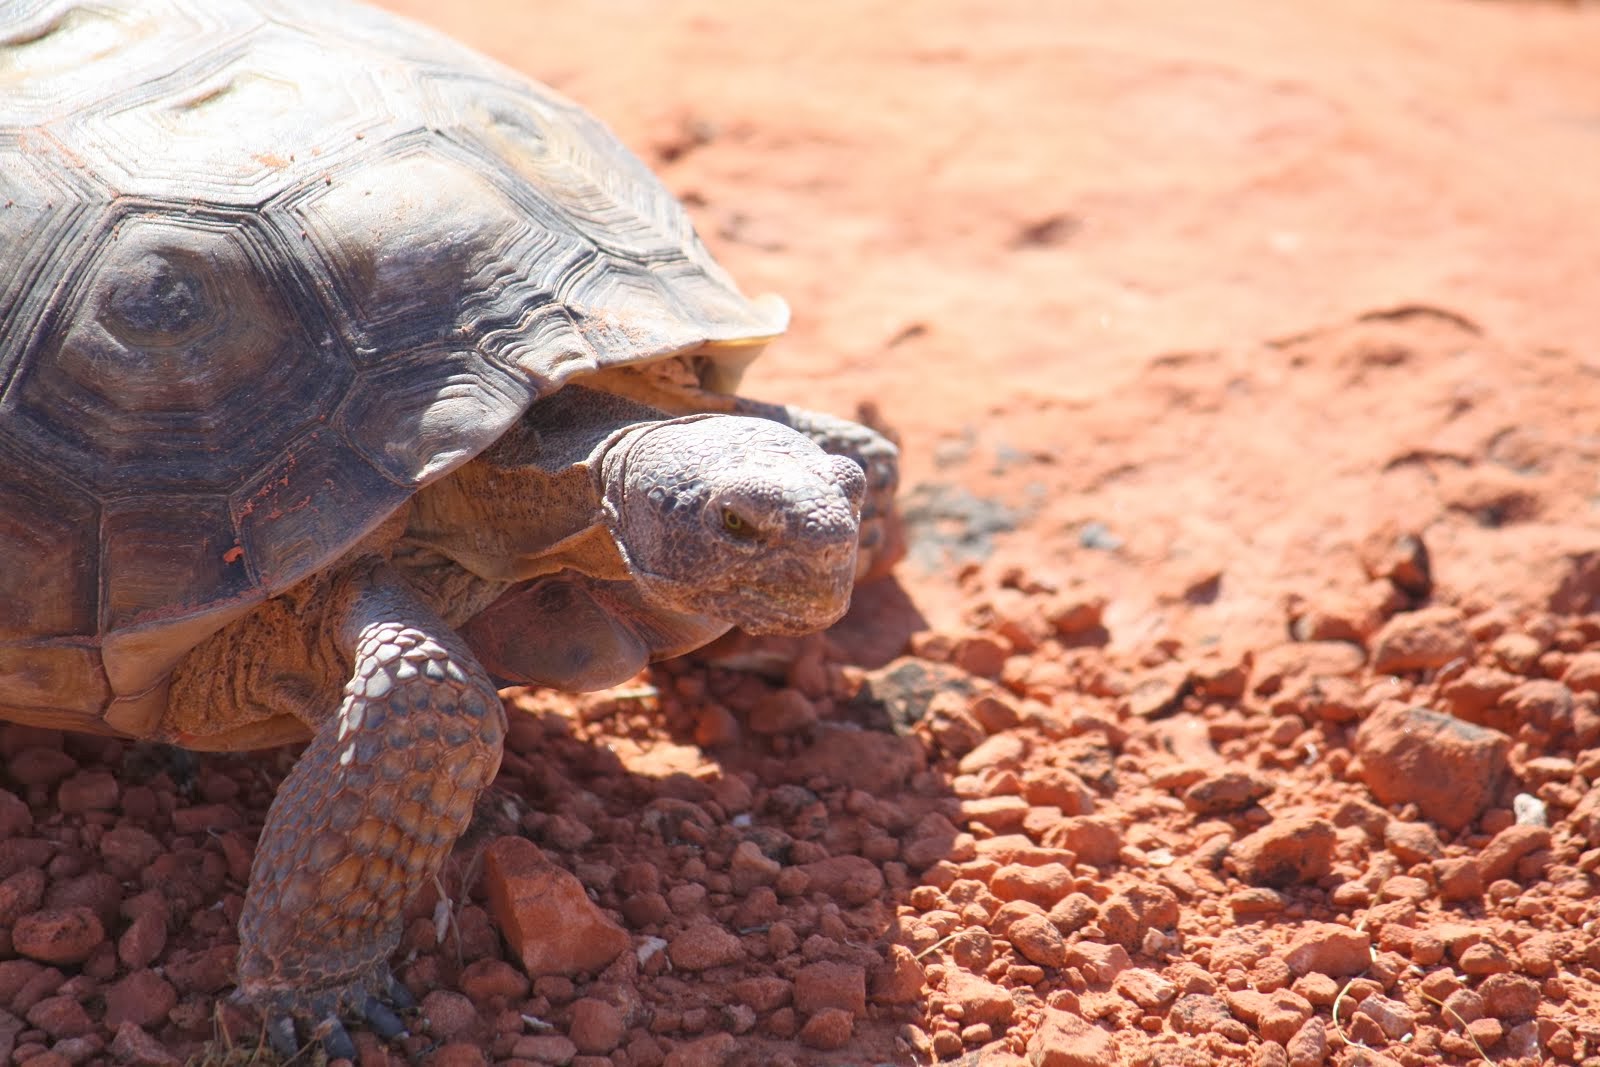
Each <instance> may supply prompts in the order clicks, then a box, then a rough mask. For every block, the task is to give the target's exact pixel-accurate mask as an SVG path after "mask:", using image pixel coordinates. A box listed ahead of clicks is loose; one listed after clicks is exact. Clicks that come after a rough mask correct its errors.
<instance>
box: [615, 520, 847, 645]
mask: <svg viewBox="0 0 1600 1067" xmlns="http://www.w3.org/2000/svg"><path fill="white" fill-rule="evenodd" d="M846 547H848V549H849V551H848V552H842V553H839V554H838V558H833V555H834V554H832V553H830V554H829V558H828V559H827V560H826V561H825V563H824V564H823V565H820V566H816V565H813V566H807V565H804V564H801V563H799V562H798V561H791V562H790V564H789V565H788V566H786V567H782V568H780V569H779V571H778V573H776V574H774V573H772V572H771V570H770V568H767V569H763V570H762V571H761V573H760V575H759V577H752V576H751V575H750V574H748V573H744V571H745V568H740V569H739V571H738V572H734V573H727V574H723V575H719V576H714V577H713V578H711V579H710V580H707V579H699V580H696V581H694V582H686V581H683V580H681V579H677V578H672V577H668V576H666V575H660V574H650V573H645V572H639V573H637V574H636V577H637V578H638V581H639V588H640V592H641V593H642V594H643V595H644V597H645V599H646V600H648V601H650V602H652V603H654V604H656V605H657V606H659V607H662V608H666V609H669V610H672V611H679V612H685V613H688V614H693V615H702V616H706V617H709V618H714V619H719V620H722V621H724V622H727V623H730V624H732V625H734V626H737V627H739V628H740V629H742V630H745V631H747V632H749V633H752V634H783V635H791V636H793V635H798V634H807V633H814V632H816V631H818V630H825V629H827V628H828V627H829V626H832V625H833V624H834V623H836V622H838V621H839V619H841V618H843V616H844V613H845V612H846V611H847V610H849V607H850V592H851V589H852V588H853V587H854V585H855V572H856V553H855V545H854V544H853V543H852V544H850V545H848V546H846Z"/></svg>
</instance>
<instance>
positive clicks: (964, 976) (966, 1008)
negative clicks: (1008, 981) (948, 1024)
mask: <svg viewBox="0 0 1600 1067" xmlns="http://www.w3.org/2000/svg"><path fill="white" fill-rule="evenodd" d="M944 995H945V999H946V1000H948V1001H950V1002H951V1003H952V1004H959V1005H961V1009H962V1012H963V1015H962V1019H963V1020H964V1021H965V1022H968V1023H988V1024H989V1025H991V1026H996V1027H999V1026H1004V1025H1006V1024H1007V1023H1009V1022H1010V1021H1011V1017H1012V1015H1013V1014H1014V1013H1015V1012H1016V1004H1015V1003H1014V1002H1013V1001H1012V999H1011V994H1010V993H1007V992H1006V991H1005V990H1004V989H1002V988H1001V987H1000V986H997V985H995V984H994V983H993V982H990V981H986V980H985V979H982V978H979V977H978V976H977V975H974V974H969V973H968V972H966V971H963V970H952V971H949V972H948V973H947V974H946V975H945V980H944Z"/></svg>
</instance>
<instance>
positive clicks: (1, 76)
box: [0, 0, 896, 1054]
mask: <svg viewBox="0 0 1600 1067" xmlns="http://www.w3.org/2000/svg"><path fill="white" fill-rule="evenodd" d="M786 323H787V310H786V309H785V307H784V305H783V303H782V301H781V300H778V299H777V298H775V297H763V298H760V299H749V298H747V297H745V296H744V295H743V294H741V292H740V291H739V290H738V288H737V287H736V286H735V284H734V283H733V281H732V280H731V278H730V277H729V276H728V275H727V274H726V273H725V272H724V271H723V270H722V269H721V268H720V267H719V266H718V265H717V264H716V263H715V262H714V261H713V260H712V258H711V257H710V255H709V254H708V252H707V251H706V249H705V248H704V247H703V245H702V244H701V242H700V240H699V239H698V237H697V236H696V234H695V232H694V229H693V227H692V225H691V223H690V221H689V219H688V218H687V215H686V213H685V212H684V211H683V209H682V207H681V206H680V205H679V204H678V203H677V202H676V201H675V200H674V198H673V197H672V196H671V194H670V193H668V192H667V190H666V189H665V188H664V187H663V186H662V185H661V184H660V183H659V182H658V181H657V180H656V178H655V177H654V176H653V175H652V174H651V173H650V172H649V170H648V169H647V168H646V167H645V165H644V164H643V163H641V162H640V161H639V160H637V159H636V158H635V157H634V156H632V155H631V154H629V153H628V152H627V151H626V150H625V149H624V148H623V147H622V146H621V145H620V144H619V143H618V141H617V140H616V139H615V138H614V137H613V136H612V135H611V133H610V132H609V131H608V130H607V129H606V128H605V127H604V126H602V125H601V124H600V123H599V122H597V121H596V120H595V119H593V118H591V117H590V116H589V115H587V114H586V113H585V112H583V111H582V110H581V109H580V108H578V107H577V106H576V105H575V104H573V103H571V102H569V101H568V100H566V99H564V98H562V97H561V96H559V95H558V94H556V93H555V92H553V91H552V90H550V89H548V88H545V87H543V86H540V85H538V84H535V83H533V82H531V81H529V80H527V79H525V78H523V77H522V76H520V75H518V74H516V73H514V72H511V71H509V70H507V69H505V68H503V67H501V66H499V65H497V64H496V63H494V62H492V61H490V60H488V59H486V58H484V57H482V56H479V55H478V54H476V53H474V52H472V51H470V50H468V49H466V48H464V47H462V46H460V45H458V44H456V43H454V42H451V41H450V40H448V39H446V38H444V37H441V36H439V35H437V34H435V33H433V32H431V31H428V30H426V29H424V28H422V27H419V26H415V25H413V24H411V23H408V22H406V21H404V20H402V19H399V18H396V17H393V16H390V15H387V14H385V13H382V12H379V11H376V10H372V9H369V8H366V7H362V6H359V5H357V4H355V3H350V2H345V0H274V2H272V3H265V2H262V3H250V2H247V0H162V2H152V0H143V2H140V0H117V2H111V3H108V2H107V0H95V2H93V3H74V2H70V0H21V2H20V3H15V2H14V3H11V4H8V5H7V6H6V8H5V11H4V15H3V16H0V719H6V720H11V721H15V722H21V723H27V724H34V725H40V726H46V727H53V728H66V729H75V730H85V731H94V732H100V733H108V734H114V735H119V736H123V737H128V738H138V739H152V740H156V741H162V742H167V743H171V744H176V745H181V746H184V747H187V748H191V749H198V750H245V749H253V748H259V747H265V746H270V745H276V744H280V743H285V742H291V741H304V740H309V745H308V746H307V747H306V749H305V751H304V753H303V754H302V755H301V756H300V758H299V759H298V761H297V762H296V765H295V766H294V768H293V770H292V771H291V773H290V774H289V776H288V778H287V779H286V780H285V781H284V783H283V785H282V787H281V789H280V790H279V792H278V794H277V796H276V798H275V800H274V802H273V804H272V806H271V809H270V811H269V813H268V816H267V819H266V823H265V826H264V828H263V831H262V834H261V838H260V841H259V843H258V846H257V849H256V855H255V859H254V864H253V866H252V869H251V874H250V884H249V887H248V890H247V895H246V900H245V906H244V911H243V915H242V917H241V919H240V955H239V960H238V985H239V995H240V996H241V997H242V998H243V999H244V1000H246V1001H247V1002H249V1003H250V1004H252V1005H254V1006H255V1007H256V1008H258V1009H259V1010H260V1011H261V1012H262V1013H263V1015H264V1016H265V1017H266V1018H267V1020H268V1021H269V1033H271V1034H272V1035H273V1039H274V1042H275V1043H276V1044H278V1045H279V1046H280V1047H292V1045H293V1043H294V1028H295V1026H296V1025H299V1026H301V1027H305V1026H307V1025H312V1024H321V1025H323V1026H325V1027H331V1032H332V1034H333V1035H334V1038H331V1039H330V1040H334V1039H337V1041H342V1042H343V1044H342V1045H339V1046H338V1048H337V1049H334V1048H333V1047H331V1046H330V1051H341V1052H344V1053H345V1054H348V1049H349V1042H348V1037H347V1035H344V1034H343V1031H342V1028H341V1026H340V1024H339V1019H340V1017H342V1016H348V1015H350V1014H351V1013H363V1012H364V1013H366V1014H367V1016H368V1017H369V1019H374V1020H378V1019H383V1018H386V1017H387V1018H388V1019H389V1020H391V1022H390V1023H386V1024H384V1025H392V1014H390V1015H387V1016H386V1014H385V1012H386V1009H384V1007H383V1005H384V1002H385V998H387V997H392V996H397V995H398V990H397V989H396V987H395V985H394V983H393V979H392V977H391V976H390V974H389V971H388V965H387V957H388V956H389V954H390V952H391V951H392V950H393V949H394V947H395V946H396V944H397V943H398V938H399V934H400V917H401V914H402V911H403V908H404V906H405V905H406V903H407V901H408V900H409V899H410V897H411V896H412V895H413V894H414V893H415V892H416V891H417V890H418V888H419V887H421V886H422V885H424V884H426V883H427V882H428V881H429V880H430V879H431V877H432V875H433V873H434V872H435V871H436V870H437V869H438V868H439V866H440V864H441V863H442V862H443V860H444V858H445V856H446V855H447V853H448V851H449V849H450V847H451V845H452V843H453V842H454V840H455V839H456V838H457V836H458V835H459V834H460V833H461V832H462V830H463V828H464V826H465V824H466V822H467V819H468V817H469V814H470V812H471V810H472V807H473V803H474V800H475V798H476V797H477V795H478V794H479V793H480V792H481V791H482V790H483V789H484V788H485V787H486V786H487V784H488V783H489V782H490V780H491V779H492V778H493V777H494V775H495V772H496V770H497V768H498V765H499V762H500V751H501V742H502V737H503V734H504V732H505V728H506V720H505V712H504V710H503V707H502V704H501V702H500V700H499V698H498V696H497V692H496V682H497V681H499V682H505V681H513V682H532V683H538V684H542V685H549V686H555V687H560V688H564V689H574V690H576V689H588V688H596V687H603V686H606V685H610V684H614V683H616V682H618V681H621V680H624V679H626V678H628V677H629V676H631V675H632V674H633V673H634V672H635V671H637V670H638V669H639V668H640V667H641V666H643V665H644V664H645V663H647V662H649V661H651V660H653V659H657V658H660V657H663V656H669V655H675V654H678V653H681V652H683V651H685V650H688V649H691V648H694V647H697V646H699V645H702V644H704V643H705V642H707V641H709V640H711V639H712V638H715V637H716V636H718V635H719V634H721V633H723V632H724V631H726V630H728V629H729V628H730V627H733V626H739V627H743V628H745V629H748V630H750V631H752V632H757V633H759V632H779V633H796V632H803V631H810V630H815V629H818V628H822V627H825V626H827V625H828V624H830V623H831V622H832V621H834V620H835V619H837V618H838V617H839V616H840V614H841V613H842V612H843V611H844V610H845V607H846V606H847V603H848V599H849V595H850V590H851V586H852V581H853V579H855V578H856V577H858V576H859V575H860V574H861V573H864V572H865V571H866V570H869V569H872V568H873V567H876V566H880V565H881V564H882V563H883V562H884V560H885V559H887V558H888V557H887V555H886V553H888V552H889V551H890V550H889V548H888V546H887V545H886V543H885V541H884V537H883V531H884V530H885V529H886V528H887V527H886V525H885V524H886V522H887V516H888V513H889V507H890V501H891V500H892V495H893V490H894V483H895V463H896V458H895V450H894V447H893V445H892V444H890V443H889V442H888V441H886V440H885V439H884V438H883V437H881V436H879V435H878V434H877V433H875V432H874V431H872V430H870V429H868V428H866V427H864V426H861V425H858V424H856V423H854V422H850V421H848V420H845V419H840V418H835V417H833V416H829V415H824V414H818V413H813V412H807V411H805V410H802V409H799V408H795V407H789V406H784V405H772V404H762V403H758V402H755V401H751V400H747V399H744V398H741V397H738V396H736V395H734V393H733V390H734V389H735V388H736V387H737V384H738V382H739V379H740V377H741V375H742V373H743V371H744V369H745V367H746V366H747V365H748V364H749V362H750V361H751V360H752V359H754V358H755V356H756V355H757V354H758V353H759V352H760V351H761V349H762V347H763V346H764V345H765V344H766V343H767V342H768V341H770V340H771V339H772V338H774V337H776V336H778V335H779V334H780V333H782V332H783V330H784V328H785V326H786ZM863 516H865V517H863Z"/></svg>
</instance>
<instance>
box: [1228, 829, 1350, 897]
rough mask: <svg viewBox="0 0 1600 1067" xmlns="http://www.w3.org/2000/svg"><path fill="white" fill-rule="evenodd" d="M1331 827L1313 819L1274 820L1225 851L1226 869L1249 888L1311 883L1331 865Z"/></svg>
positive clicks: (1332, 831)
mask: <svg viewBox="0 0 1600 1067" xmlns="http://www.w3.org/2000/svg"><path fill="white" fill-rule="evenodd" d="M1335 841H1336V835H1335V831H1334V828H1333V824H1332V823H1330V822H1328V821H1327V820H1326V819H1321V818H1317V817H1315V816H1299V817H1295V818H1285V819H1275V820H1273V821H1272V822H1270V823H1268V824H1267V825H1266V826H1263V827H1262V828H1261V829H1259V830H1257V831H1256V832H1255V833H1253V834H1249V835H1247V836H1245V837H1243V838H1241V839H1239V840H1238V841H1235V842H1234V843H1233V844H1232V845H1231V846H1229V848H1228V861H1227V862H1228V869H1229V870H1231V871H1233V873H1234V874H1236V875H1238V876H1239V878H1240V879H1242V880H1244V881H1246V882H1250V883H1251V884H1253V885H1265V886H1271V887H1274V888H1280V889H1281V888H1284V887H1286V886H1291V885H1295V884H1299V883H1305V882H1315V881H1317V880H1318V879H1320V878H1322V877H1324V876H1325V875H1327V873H1328V872H1329V871H1330V870H1331V869H1332V865H1333V847H1334V843H1335Z"/></svg>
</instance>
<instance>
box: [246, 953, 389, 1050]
mask: <svg viewBox="0 0 1600 1067" xmlns="http://www.w3.org/2000/svg"><path fill="white" fill-rule="evenodd" d="M374 987H378V989H379V990H380V991H374ZM236 996H237V998H238V1000H240V1001H241V1002H243V1003H245V1004H249V1005H253V1006H254V1007H256V1008H257V1010H258V1011H259V1012H260V1014H261V1017H262V1021H263V1026H264V1029H265V1031H266V1038H267V1043H268V1045H270V1046H271V1048H272V1051H273V1052H275V1053H276V1054H277V1055H278V1056H279V1057H280V1058H282V1059H283V1061H284V1062H285V1063H290V1062H294V1061H295V1060H296V1057H301V1056H304V1055H306V1054H307V1053H308V1052H310V1051H311V1050H312V1049H313V1048H315V1047H316V1046H317V1045H319V1044H320V1045H321V1047H322V1051H323V1052H324V1053H325V1054H326V1055H327V1057H328V1059H330V1060H334V1059H350V1060H353V1059H355V1058H356V1044H355V1041H354V1039H353V1038H351V1036H350V1029H349V1026H348V1025H347V1024H350V1025H361V1026H364V1027H366V1029H368V1030H370V1031H371V1032H372V1033H374V1034H376V1035H377V1036H378V1037H380V1038H381V1039H383V1040H384V1041H386V1042H390V1043H399V1042H401V1041H403V1040H405V1039H406V1038H408V1037H410V1036H411V1029H410V1027H409V1026H408V1025H407V1023H406V1021H405V1018H404V1017H403V1014H402V1013H410V1012H414V1011H415V1010H416V1008H417V1001H416V998H415V997H413V996H412V995H411V992H410V990H408V989H406V987H405V986H403V985H401V984H400V983H399V982H398V981H396V980H395V978H394V976H393V975H392V974H390V973H388V970H387V968H385V969H384V972H383V973H382V974H380V975H374V976H367V977H363V978H360V979H357V980H354V981H352V982H350V983H349V984H348V985H345V986H341V987H336V988H328V989H319V990H317V991H315V992H313V993H310V994H298V995H297V994H294V993H290V992H287V991H282V990H278V991H273V992H270V993H257V994H256V995H254V996H252V995H251V994H249V993H246V992H244V991H242V990H241V991H240V993H238V994H236Z"/></svg>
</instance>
